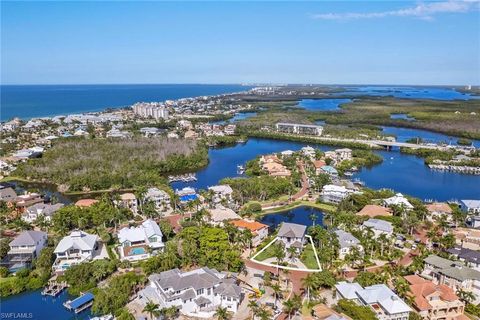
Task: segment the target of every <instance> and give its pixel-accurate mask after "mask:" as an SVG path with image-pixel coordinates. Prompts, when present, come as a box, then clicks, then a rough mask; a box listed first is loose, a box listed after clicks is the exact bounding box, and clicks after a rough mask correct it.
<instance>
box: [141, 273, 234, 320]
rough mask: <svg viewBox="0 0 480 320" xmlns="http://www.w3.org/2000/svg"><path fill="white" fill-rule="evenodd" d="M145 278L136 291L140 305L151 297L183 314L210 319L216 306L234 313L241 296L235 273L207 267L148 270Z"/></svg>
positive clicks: (165, 306) (144, 303)
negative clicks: (141, 288)
mask: <svg viewBox="0 0 480 320" xmlns="http://www.w3.org/2000/svg"><path fill="white" fill-rule="evenodd" d="M148 280H149V283H148V285H147V287H146V288H145V289H143V290H141V291H140V292H139V293H138V297H137V301H138V302H139V304H140V305H142V306H144V305H146V304H147V303H148V302H150V301H153V302H154V303H157V304H159V308H160V309H162V308H169V307H177V308H178V309H179V311H180V313H182V314H183V315H185V316H187V317H198V318H205V319H212V318H213V316H214V314H215V311H216V310H217V308H219V307H222V308H226V309H227V310H228V311H230V312H232V313H235V312H237V309H238V306H239V305H240V303H241V301H242V298H243V294H242V289H241V288H240V286H238V285H237V279H236V276H235V275H233V274H230V273H226V272H218V271H217V270H215V269H210V268H207V267H203V268H200V269H194V270H191V271H187V272H182V271H180V270H179V269H172V270H168V271H164V272H161V273H158V274H152V275H150V276H149V277H148Z"/></svg>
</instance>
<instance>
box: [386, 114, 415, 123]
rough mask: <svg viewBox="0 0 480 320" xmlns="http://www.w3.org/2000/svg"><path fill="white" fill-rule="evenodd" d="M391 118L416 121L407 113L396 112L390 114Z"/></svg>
mask: <svg viewBox="0 0 480 320" xmlns="http://www.w3.org/2000/svg"><path fill="white" fill-rule="evenodd" d="M390 119H393V120H407V121H415V120H416V119H415V118H412V117H409V116H408V114H406V113H394V114H391V115H390Z"/></svg>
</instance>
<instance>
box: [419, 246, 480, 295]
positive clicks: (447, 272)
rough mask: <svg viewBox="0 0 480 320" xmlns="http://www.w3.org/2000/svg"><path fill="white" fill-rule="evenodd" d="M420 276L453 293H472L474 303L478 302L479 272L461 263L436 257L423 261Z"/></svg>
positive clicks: (431, 256) (479, 288)
mask: <svg viewBox="0 0 480 320" xmlns="http://www.w3.org/2000/svg"><path fill="white" fill-rule="evenodd" d="M424 262H425V266H424V269H423V271H422V276H423V277H425V278H427V279H429V280H432V281H433V283H435V284H444V285H447V286H448V287H450V288H452V289H453V290H454V291H458V290H460V289H461V290H464V291H468V292H471V293H473V295H474V296H475V301H474V302H475V303H478V302H479V301H480V271H477V270H474V269H472V268H469V267H467V266H465V264H464V263H463V262H461V261H451V260H448V259H445V258H441V257H439V256H436V255H430V256H428V257H426V258H425V259H424Z"/></svg>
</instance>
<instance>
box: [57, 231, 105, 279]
mask: <svg viewBox="0 0 480 320" xmlns="http://www.w3.org/2000/svg"><path fill="white" fill-rule="evenodd" d="M98 242H99V238H98V236H97V235H94V234H88V233H86V232H83V231H80V230H75V231H72V232H71V233H70V235H68V236H66V237H64V238H63V239H62V240H60V242H59V243H58V245H57V247H56V248H55V250H54V253H55V255H56V256H57V257H56V259H55V263H54V264H53V270H54V271H55V272H63V271H65V270H66V269H68V268H69V267H71V266H72V265H76V264H79V263H82V262H85V261H90V260H92V259H93V258H94V256H95V251H96V250H97V249H98V247H99V243H98Z"/></svg>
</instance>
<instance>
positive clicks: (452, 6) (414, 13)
mask: <svg viewBox="0 0 480 320" xmlns="http://www.w3.org/2000/svg"><path fill="white" fill-rule="evenodd" d="M479 4H480V0H449V1H441V2H430V3H420V4H418V5H416V6H415V7H410V8H405V9H399V10H391V11H381V12H366V13H359V12H347V13H320V14H315V15H313V18H314V19H322V20H356V19H375V18H386V17H414V18H418V19H423V20H433V19H434V16H435V15H437V14H442V13H465V12H469V11H472V10H478V9H479Z"/></svg>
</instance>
